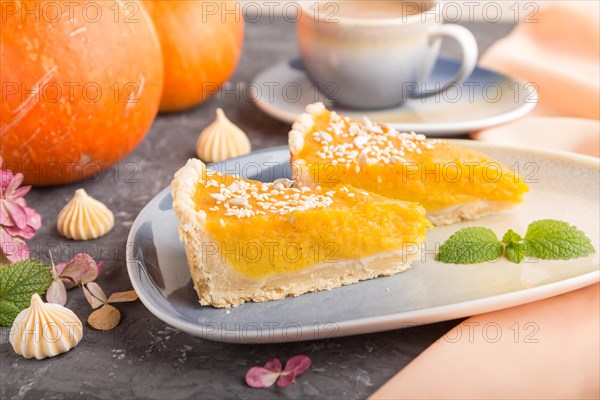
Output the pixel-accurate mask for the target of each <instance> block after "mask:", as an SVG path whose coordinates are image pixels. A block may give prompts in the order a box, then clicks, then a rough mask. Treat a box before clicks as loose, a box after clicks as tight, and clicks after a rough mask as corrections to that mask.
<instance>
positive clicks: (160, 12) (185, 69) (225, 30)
mask: <svg viewBox="0 0 600 400" xmlns="http://www.w3.org/2000/svg"><path fill="white" fill-rule="evenodd" d="M144 6H145V7H146V9H147V10H148V12H149V13H150V15H151V16H152V20H153V21H154V26H155V27H156V31H157V33H158V36H159V38H160V43H161V46H162V51H163V60H164V66H165V83H164V89H163V96H162V99H161V102H160V111H167V112H169V111H181V110H185V109H187V108H190V107H193V106H194V105H196V104H198V103H200V102H203V101H205V100H206V99H208V98H209V97H210V96H211V95H213V94H214V93H215V92H217V91H218V90H219V88H220V87H221V85H222V84H223V83H224V82H225V81H226V80H227V79H228V78H229V77H230V76H231V74H232V73H233V71H234V70H235V67H236V65H237V62H238V60H239V57H240V53H241V50H242V43H243V40H244V19H243V17H242V15H241V6H240V4H239V3H238V2H236V1H221V2H215V1H203V0H199V1H168V0H160V1H157V0H144Z"/></svg>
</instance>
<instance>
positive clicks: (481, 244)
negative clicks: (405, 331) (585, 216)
mask: <svg viewBox="0 0 600 400" xmlns="http://www.w3.org/2000/svg"><path fill="white" fill-rule="evenodd" d="M595 252H596V250H595V249H594V246H593V245H592V242H591V240H590V239H589V238H588V237H587V236H586V235H585V233H583V232H582V231H580V230H579V229H577V228H576V227H574V226H572V225H570V224H569V223H567V222H564V221H557V220H552V219H545V220H540V221H535V222H533V223H531V224H530V225H529V227H528V228H527V232H526V233H525V237H521V235H519V234H518V233H516V232H515V231H513V230H512V229H509V230H508V232H506V233H505V234H504V236H503V237H502V241H500V240H498V237H497V236H496V234H495V233H494V232H493V231H492V230H491V229H488V228H481V227H472V228H465V229H461V230H459V231H458V232H456V233H455V234H453V235H452V236H451V237H450V238H449V239H448V240H447V241H446V242H445V243H444V244H443V245H442V246H441V247H440V251H439V252H438V254H437V256H436V260H437V261H440V262H444V263H451V264H476V263H481V262H486V261H492V260H496V259H498V258H500V257H501V256H502V255H504V256H505V257H506V258H507V259H508V260H509V261H512V262H514V263H517V264H519V263H521V262H522V261H523V259H524V258H525V257H534V258H539V259H543V260H570V259H573V258H579V257H585V256H588V255H590V254H593V253H595Z"/></svg>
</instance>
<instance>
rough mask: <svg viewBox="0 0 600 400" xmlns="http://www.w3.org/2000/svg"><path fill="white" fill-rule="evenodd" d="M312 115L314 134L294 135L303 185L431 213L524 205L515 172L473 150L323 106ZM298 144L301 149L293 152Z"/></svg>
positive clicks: (524, 187) (522, 188) (295, 159)
mask: <svg viewBox="0 0 600 400" xmlns="http://www.w3.org/2000/svg"><path fill="white" fill-rule="evenodd" d="M312 117H313V119H314V124H313V126H312V130H310V131H309V132H305V133H300V132H298V131H292V132H291V133H290V135H291V136H290V146H291V147H292V162H298V161H300V162H302V163H303V164H305V168H303V169H302V171H301V172H302V173H304V174H308V175H309V176H308V177H306V176H305V177H302V176H296V177H295V178H297V179H300V180H301V181H302V182H305V183H306V182H314V183H316V184H320V185H323V186H333V185H337V184H340V183H343V184H349V185H353V186H355V187H358V188H362V189H366V190H368V191H371V192H374V193H378V194H381V195H383V196H387V197H392V198H398V199H402V200H407V201H415V202H418V203H420V204H422V205H423V206H424V207H425V209H426V210H427V211H428V212H436V211H439V210H443V209H445V208H448V207H451V206H453V205H456V204H460V203H468V202H472V201H490V202H507V203H519V202H521V201H522V200H523V194H524V193H525V192H527V191H528V190H529V188H528V187H527V185H526V184H525V183H524V182H523V180H522V179H521V178H520V177H519V176H518V175H517V174H515V172H514V171H513V170H511V169H510V168H508V167H507V166H505V165H503V164H501V163H499V162H498V161H495V160H493V159H492V158H490V157H488V156H486V155H484V154H481V153H479V152H476V151H474V150H470V149H466V148H462V147H459V146H456V145H453V144H451V143H449V142H446V141H443V140H427V139H426V138H425V136H423V135H417V134H414V133H400V132H398V131H397V130H395V129H393V128H389V127H386V126H382V125H378V124H375V123H372V122H371V121H369V120H368V119H367V118H365V119H364V120H363V121H353V120H351V119H349V118H347V117H343V116H340V115H338V114H337V113H335V112H331V111H328V110H326V109H324V108H323V109H322V111H320V112H319V113H318V114H317V115H312ZM298 136H300V138H299V137H298ZM297 140H301V144H302V146H299V148H298V149H297V150H298V151H296V152H294V148H293V144H294V141H297ZM298 170H299V169H296V171H298Z"/></svg>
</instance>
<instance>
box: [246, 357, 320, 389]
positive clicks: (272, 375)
mask: <svg viewBox="0 0 600 400" xmlns="http://www.w3.org/2000/svg"><path fill="white" fill-rule="evenodd" d="M311 363H312V361H311V360H310V358H309V357H307V356H304V355H298V356H294V357H292V358H290V359H289V360H288V361H287V363H286V364H285V369H284V370H283V371H282V370H281V362H280V361H279V360H278V359H277V358H273V359H271V360H269V361H267V363H266V364H265V366H264V367H252V368H250V369H249V370H248V372H247V373H246V383H247V384H248V386H250V387H253V388H265V387H269V386H272V385H273V384H274V383H275V382H277V386H278V387H286V386H289V385H291V384H292V383H294V382H295V379H296V377H297V376H299V375H302V374H303V373H305V372H306V371H307V370H308V367H310V364H311Z"/></svg>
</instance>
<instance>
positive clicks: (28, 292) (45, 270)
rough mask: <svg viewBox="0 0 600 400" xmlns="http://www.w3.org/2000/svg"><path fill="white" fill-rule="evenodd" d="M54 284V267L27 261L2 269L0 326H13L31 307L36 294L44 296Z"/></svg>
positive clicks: (39, 262)
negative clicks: (30, 304)
mask: <svg viewBox="0 0 600 400" xmlns="http://www.w3.org/2000/svg"><path fill="white" fill-rule="evenodd" d="M51 283H52V267H51V266H49V265H46V264H44V263H42V262H41V261H37V260H33V259H27V260H23V261H19V262H16V263H13V264H10V265H9V266H7V267H5V268H3V269H0V326H11V325H12V323H13V321H14V320H15V318H16V317H17V315H18V314H19V313H20V312H21V311H22V310H23V309H25V308H27V307H29V302H30V300H31V296H32V295H33V294H34V293H37V294H39V295H43V294H44V293H45V292H46V289H48V287H49V286H50V284H51Z"/></svg>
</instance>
